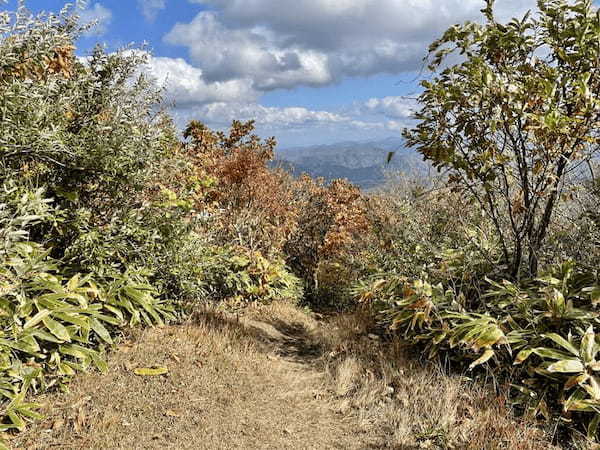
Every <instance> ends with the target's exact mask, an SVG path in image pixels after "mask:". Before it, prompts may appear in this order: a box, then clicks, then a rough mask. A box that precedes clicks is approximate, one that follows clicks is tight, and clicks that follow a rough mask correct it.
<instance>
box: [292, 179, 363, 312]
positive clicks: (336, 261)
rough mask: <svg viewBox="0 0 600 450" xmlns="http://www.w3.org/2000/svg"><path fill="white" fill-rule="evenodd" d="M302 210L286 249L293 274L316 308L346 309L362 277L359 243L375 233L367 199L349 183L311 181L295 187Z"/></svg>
mask: <svg viewBox="0 0 600 450" xmlns="http://www.w3.org/2000/svg"><path fill="white" fill-rule="evenodd" d="M293 192H294V198H295V199H296V200H295V201H296V204H297V208H298V212H297V225H296V229H295V232H294V233H293V234H292V235H291V236H290V238H289V239H288V241H287V242H286V244H285V246H284V252H285V255H286V258H287V261H288V263H289V265H290V268H291V269H292V271H293V272H294V273H295V274H296V275H298V276H299V277H300V278H302V279H303V280H304V282H305V286H306V300H307V301H308V302H310V303H313V304H314V305H319V304H320V305H321V306H325V305H336V304H338V305H339V304H340V303H344V301H345V300H344V298H345V297H346V295H347V292H346V291H347V289H349V288H350V286H351V285H352V284H353V282H354V281H355V280H356V278H357V277H359V276H360V273H359V272H357V268H358V267H359V266H360V264H358V265H357V256H358V243H359V241H360V237H361V236H364V235H365V234H367V233H368V232H369V230H370V223H369V220H368V218H367V209H366V208H367V207H366V197H365V196H363V194H362V193H361V191H360V189H359V188H358V187H356V186H354V185H352V184H351V183H349V182H348V181H346V180H334V181H333V182H331V183H330V184H326V183H325V182H324V180H322V179H317V180H314V179H312V178H310V177H308V176H306V175H304V176H302V177H300V178H299V179H298V180H297V181H296V182H295V183H294V185H293Z"/></svg>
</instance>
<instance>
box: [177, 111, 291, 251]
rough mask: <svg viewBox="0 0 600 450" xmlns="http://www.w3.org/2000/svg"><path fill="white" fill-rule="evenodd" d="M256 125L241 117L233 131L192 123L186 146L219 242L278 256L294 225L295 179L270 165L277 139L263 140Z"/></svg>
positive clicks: (232, 127)
mask: <svg viewBox="0 0 600 450" xmlns="http://www.w3.org/2000/svg"><path fill="white" fill-rule="evenodd" d="M253 129H254V124H253V122H245V123H242V122H238V121H234V122H233V124H232V126H231V129H230V131H229V133H223V132H218V131H212V130H210V129H209V128H207V127H206V126H205V125H204V124H202V123H200V122H196V121H194V122H191V123H190V124H189V125H188V127H187V129H186V130H185V132H184V136H185V137H186V138H188V143H187V147H186V150H187V153H188V155H189V156H190V158H191V159H192V161H193V163H194V165H195V168H196V177H197V178H198V179H199V180H202V182H203V188H202V189H201V197H200V198H199V202H198V204H197V205H196V206H197V207H198V208H201V209H203V210H204V211H207V212H209V213H210V214H211V215H212V217H213V221H212V222H211V226H212V227H213V228H217V229H218V230H219V239H220V243H221V244H226V243H236V244H237V245H239V246H243V247H246V248H248V249H250V250H258V251H261V252H262V253H263V254H265V255H278V254H281V250H282V247H283V245H284V243H285V242H286V240H287V239H288V237H289V235H290V234H291V233H292V232H293V230H294V227H295V224H296V213H297V208H296V205H295V199H294V197H293V192H292V190H291V189H290V185H291V184H292V179H291V177H290V175H288V174H287V173H285V172H283V171H281V170H274V169H270V168H269V167H268V162H269V161H271V160H272V159H273V150H274V147H275V141H274V139H268V140H266V141H262V140H261V139H260V138H259V137H258V136H256V135H254V134H252V131H253Z"/></svg>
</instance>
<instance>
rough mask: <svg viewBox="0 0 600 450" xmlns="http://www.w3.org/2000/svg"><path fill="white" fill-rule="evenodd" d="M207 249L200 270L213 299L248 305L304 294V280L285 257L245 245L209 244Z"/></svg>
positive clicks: (293, 297)
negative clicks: (268, 256) (273, 256)
mask: <svg viewBox="0 0 600 450" xmlns="http://www.w3.org/2000/svg"><path fill="white" fill-rule="evenodd" d="M205 252H206V253H205V256H204V258H203V261H202V262H201V267H200V269H201V272H202V281H203V283H204V285H205V286H206V287H207V289H208V292H209V298H210V299H213V300H222V299H229V300H233V301H237V302H240V303H242V304H244V303H248V302H270V301H274V300H293V301H299V300H300V298H301V297H302V282H301V281H300V279H299V278H297V277H296V276H294V275H293V274H291V273H290V272H289V271H288V270H287V268H286V267H285V263H284V262H283V261H282V260H277V259H266V258H265V257H264V256H263V255H262V254H261V253H260V252H258V251H250V250H247V249H245V248H243V247H209V248H207V249H206V250H205Z"/></svg>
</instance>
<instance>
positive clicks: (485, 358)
mask: <svg viewBox="0 0 600 450" xmlns="http://www.w3.org/2000/svg"><path fill="white" fill-rule="evenodd" d="M492 356H494V350H492V349H490V348H489V349H487V350H486V351H485V352H483V355H481V356H480V357H479V358H478V359H476V360H475V361H473V362H472V363H471V365H469V370H473V369H474V368H475V367H476V366H478V365H480V364H483V363H485V362H487V361H489V359H490V358H491V357H492Z"/></svg>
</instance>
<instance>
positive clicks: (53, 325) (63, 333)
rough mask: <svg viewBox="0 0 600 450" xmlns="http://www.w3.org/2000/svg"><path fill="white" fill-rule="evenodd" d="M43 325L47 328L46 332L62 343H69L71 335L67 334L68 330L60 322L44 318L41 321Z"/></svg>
mask: <svg viewBox="0 0 600 450" xmlns="http://www.w3.org/2000/svg"><path fill="white" fill-rule="evenodd" d="M42 321H43V322H44V325H46V327H47V328H48V331H50V333H52V334H53V335H54V336H56V337H57V338H58V339H60V340H62V341H63V342H71V335H70V334H69V330H67V329H66V328H65V326H64V325H62V324H61V323H60V322H57V321H56V320H54V319H53V318H52V317H49V316H48V317H44V318H43V319H42Z"/></svg>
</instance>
